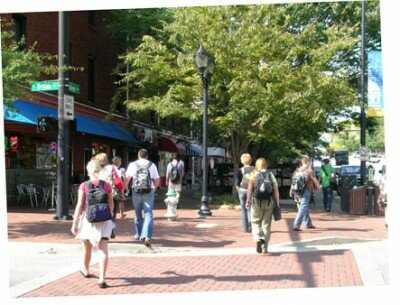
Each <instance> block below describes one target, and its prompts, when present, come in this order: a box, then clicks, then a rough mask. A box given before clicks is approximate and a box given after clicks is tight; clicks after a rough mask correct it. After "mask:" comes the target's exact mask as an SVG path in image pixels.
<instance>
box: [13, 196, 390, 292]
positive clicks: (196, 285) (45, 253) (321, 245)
mask: <svg viewBox="0 0 400 305" xmlns="http://www.w3.org/2000/svg"><path fill="white" fill-rule="evenodd" d="M194 203H195V201H192V202H191V204H192V206H190V205H189V204H187V205H186V206H185V205H183V206H184V207H190V208H182V209H179V210H178V216H179V217H178V221H176V222H171V221H167V220H166V219H165V217H164V214H165V211H166V210H165V208H164V207H163V206H162V204H160V201H159V202H158V203H157V204H156V209H155V210H154V217H155V228H154V231H155V236H154V239H153V244H152V247H150V248H147V247H145V246H144V245H143V244H142V243H140V242H138V241H135V240H134V239H133V211H132V210H129V211H128V212H127V217H126V218H124V219H118V220H117V238H116V239H114V240H112V241H111V242H110V245H109V248H110V264H109V270H108V272H107V277H108V279H107V283H108V284H109V285H110V286H111V287H109V288H108V289H105V290H104V289H99V288H98V287H97V285H96V282H97V279H96V278H95V277H96V276H97V275H98V265H97V264H96V255H94V256H93V259H94V260H93V266H92V270H91V272H92V273H93V275H94V278H90V279H83V278H82V277H81V275H80V274H79V273H78V272H77V270H78V269H79V266H80V254H81V252H80V251H81V250H80V245H79V241H77V240H75V239H74V238H73V236H72V234H71V233H70V231H69V229H70V225H71V223H70V222H66V221H53V220H52V213H50V212H48V211H46V210H44V209H42V210H40V209H39V210H32V209H20V210H12V211H11V210H10V211H9V213H8V220H9V224H8V227H9V241H10V242H9V254H10V267H11V268H10V269H11V270H10V274H11V295H12V296H13V297H19V296H22V297H33V296H35V297H38V296H65V295H96V294H137V293H162V292H194V291H227V290H260V289H261V290H262V289H274V288H296V287H343V286H361V285H385V284H388V267H387V257H386V254H387V248H388V247H387V242H386V238H387V230H386V227H385V220H384V218H383V217H378V216H365V215H363V216H357V215H349V214H343V213H340V212H338V211H337V209H336V210H334V211H336V212H332V213H326V212H323V211H321V209H320V207H319V206H318V198H317V204H316V206H315V207H314V206H313V207H312V214H311V217H312V219H313V222H314V224H315V225H316V226H317V229H314V230H306V229H305V230H303V231H301V232H294V231H291V224H292V223H293V220H294V217H295V214H296V212H295V210H294V206H293V205H292V206H291V205H285V207H284V208H283V219H282V220H281V221H279V222H274V221H273V224H272V230H273V233H272V235H271V240H270V247H269V250H270V254H268V255H259V254H257V253H256V252H255V247H254V244H253V241H252V238H251V235H250V234H248V233H243V232H241V228H240V223H241V222H240V211H237V210H232V209H224V208H221V209H218V210H213V216H212V217H210V218H206V219H199V218H197V211H198V210H197V209H196V207H194V206H193V204H194ZM336 205H337V202H336Z"/></svg>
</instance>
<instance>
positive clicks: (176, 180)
mask: <svg viewBox="0 0 400 305" xmlns="http://www.w3.org/2000/svg"><path fill="white" fill-rule="evenodd" d="M184 175H185V165H184V163H183V162H182V161H181V160H179V159H178V154H176V153H173V154H172V160H171V162H169V163H168V166H167V176H166V181H167V186H168V189H174V190H175V191H176V193H177V195H176V197H177V198H179V196H180V194H181V192H182V180H183V176H184Z"/></svg>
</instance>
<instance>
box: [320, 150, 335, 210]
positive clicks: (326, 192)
mask: <svg viewBox="0 0 400 305" xmlns="http://www.w3.org/2000/svg"><path fill="white" fill-rule="evenodd" d="M323 162H324V165H322V166H321V170H320V172H319V175H320V181H321V186H322V193H323V196H324V199H323V200H324V209H325V211H326V212H330V211H331V209H332V198H333V183H334V178H335V170H334V168H333V167H332V165H330V163H329V162H330V161H329V159H328V158H326V159H324V160H323Z"/></svg>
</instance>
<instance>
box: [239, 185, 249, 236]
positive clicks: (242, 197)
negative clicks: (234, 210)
mask: <svg viewBox="0 0 400 305" xmlns="http://www.w3.org/2000/svg"><path fill="white" fill-rule="evenodd" d="M238 195H239V201H240V210H241V211H242V229H243V231H244V232H248V231H250V230H251V222H250V209H248V210H247V209H246V199H247V190H245V189H239V191H238Z"/></svg>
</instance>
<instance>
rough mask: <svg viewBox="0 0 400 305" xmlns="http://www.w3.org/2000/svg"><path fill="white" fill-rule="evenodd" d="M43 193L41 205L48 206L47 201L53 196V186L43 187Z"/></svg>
mask: <svg viewBox="0 0 400 305" xmlns="http://www.w3.org/2000/svg"><path fill="white" fill-rule="evenodd" d="M42 195H43V196H42V201H41V207H44V206H45V207H47V203H48V202H49V199H50V197H51V187H42Z"/></svg>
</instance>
